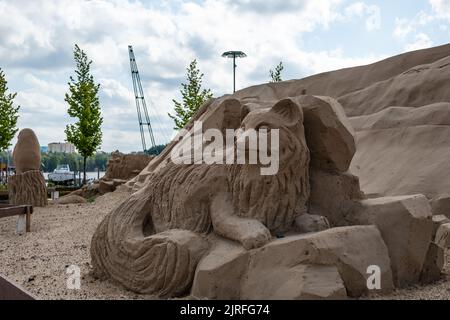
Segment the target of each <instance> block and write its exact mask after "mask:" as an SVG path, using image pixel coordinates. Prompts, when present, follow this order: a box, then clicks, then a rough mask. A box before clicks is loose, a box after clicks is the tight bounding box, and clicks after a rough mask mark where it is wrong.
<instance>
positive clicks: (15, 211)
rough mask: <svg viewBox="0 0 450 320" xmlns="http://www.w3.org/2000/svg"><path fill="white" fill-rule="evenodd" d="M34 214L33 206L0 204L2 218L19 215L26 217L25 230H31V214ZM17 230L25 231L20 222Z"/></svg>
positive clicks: (22, 217) (0, 216) (20, 217)
mask: <svg viewBox="0 0 450 320" xmlns="http://www.w3.org/2000/svg"><path fill="white" fill-rule="evenodd" d="M32 214H33V206H28V205H23V206H15V205H11V204H0V219H1V218H6V217H12V216H19V219H25V232H30V231H31V215H32ZM17 231H18V233H19V234H21V233H23V230H22V227H21V225H20V223H18V228H17Z"/></svg>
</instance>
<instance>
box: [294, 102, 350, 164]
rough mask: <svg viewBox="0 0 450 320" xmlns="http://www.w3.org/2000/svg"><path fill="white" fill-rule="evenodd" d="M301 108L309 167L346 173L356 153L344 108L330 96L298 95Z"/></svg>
mask: <svg viewBox="0 0 450 320" xmlns="http://www.w3.org/2000/svg"><path fill="white" fill-rule="evenodd" d="M295 100H296V101H297V103H299V104H300V105H301V106H302V109H303V114H304V117H305V119H304V125H305V135H306V141H307V143H308V147H309V149H310V152H311V165H312V166H313V167H315V168H319V169H322V170H331V171H335V170H337V171H339V172H346V171H347V170H348V168H349V166H350V162H351V161H352V158H353V155H354V154H355V152H356V147H355V139H354V132H353V128H352V126H351V124H350V122H349V120H348V119H347V117H346V116H345V112H344V109H343V108H342V106H341V105H340V104H339V102H337V101H336V100H334V99H332V98H330V97H316V96H307V95H305V96H298V97H296V98H295Z"/></svg>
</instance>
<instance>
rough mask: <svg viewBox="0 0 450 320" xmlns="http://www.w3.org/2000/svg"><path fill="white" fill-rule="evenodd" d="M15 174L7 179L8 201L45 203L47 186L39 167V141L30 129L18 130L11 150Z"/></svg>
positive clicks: (22, 203)
mask: <svg viewBox="0 0 450 320" xmlns="http://www.w3.org/2000/svg"><path fill="white" fill-rule="evenodd" d="M13 161H14V165H15V166H16V174H15V175H13V176H11V177H10V178H9V180H8V190H9V202H10V204H14V205H32V206H36V207H45V206H46V205H47V188H46V186H45V179H44V176H43V175H42V173H41V171H40V168H41V151H40V147H39V141H38V139H37V137H36V135H35V133H34V132H33V130H31V129H23V130H21V131H20V132H19V135H18V141H17V144H16V145H15V147H14V151H13Z"/></svg>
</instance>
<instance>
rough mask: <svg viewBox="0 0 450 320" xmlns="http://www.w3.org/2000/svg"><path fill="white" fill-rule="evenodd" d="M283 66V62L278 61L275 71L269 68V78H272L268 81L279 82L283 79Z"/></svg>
mask: <svg viewBox="0 0 450 320" xmlns="http://www.w3.org/2000/svg"><path fill="white" fill-rule="evenodd" d="M283 69H284V66H283V62H282V61H280V63H279V64H278V65H277V66H276V67H275V71H274V70H270V71H269V72H270V78H271V79H272V80H271V81H270V82H280V81H283V80H282V79H281V72H282V71H283Z"/></svg>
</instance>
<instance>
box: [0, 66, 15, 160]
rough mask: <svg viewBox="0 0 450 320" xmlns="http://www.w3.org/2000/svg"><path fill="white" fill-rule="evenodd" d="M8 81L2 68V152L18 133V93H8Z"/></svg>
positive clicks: (0, 127)
mask: <svg viewBox="0 0 450 320" xmlns="http://www.w3.org/2000/svg"><path fill="white" fill-rule="evenodd" d="M7 85H8V82H7V81H6V76H5V73H4V72H3V70H2V69H1V68H0V152H1V151H5V150H6V149H8V148H9V147H10V146H11V140H12V139H13V138H14V136H15V134H16V133H17V130H18V128H17V119H19V109H20V106H17V107H15V106H14V98H15V97H16V95H17V93H8V92H7V91H8V87H7Z"/></svg>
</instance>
